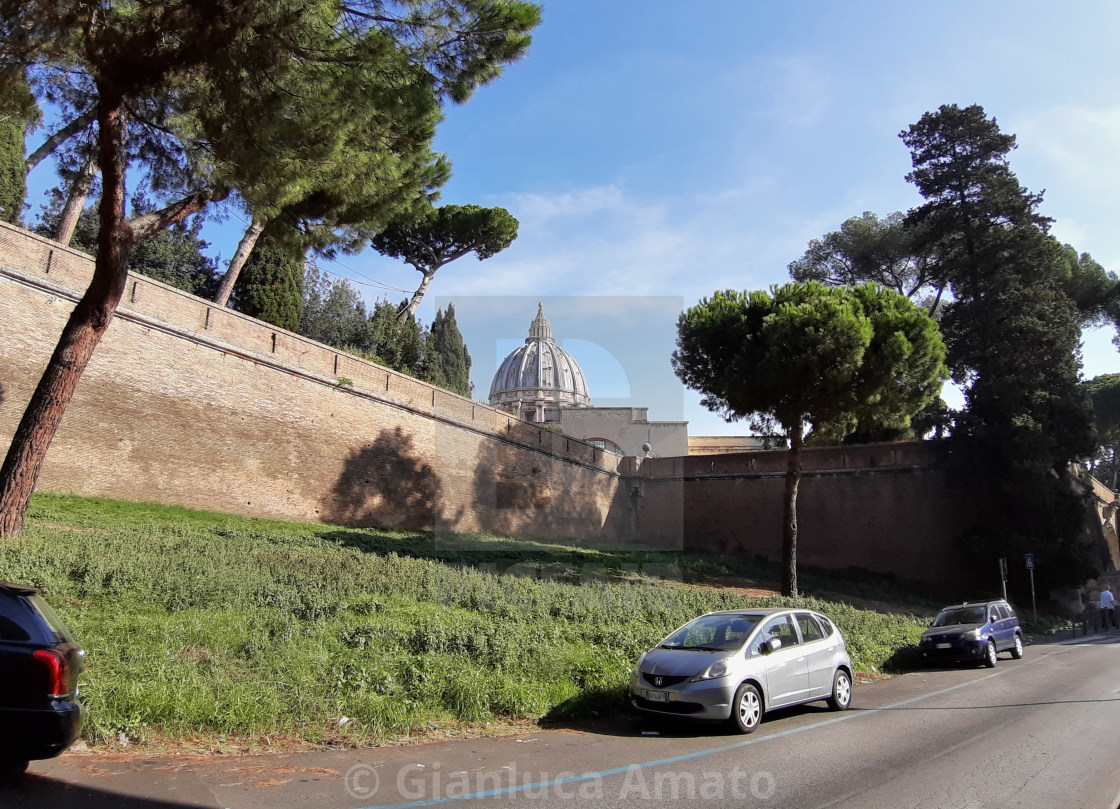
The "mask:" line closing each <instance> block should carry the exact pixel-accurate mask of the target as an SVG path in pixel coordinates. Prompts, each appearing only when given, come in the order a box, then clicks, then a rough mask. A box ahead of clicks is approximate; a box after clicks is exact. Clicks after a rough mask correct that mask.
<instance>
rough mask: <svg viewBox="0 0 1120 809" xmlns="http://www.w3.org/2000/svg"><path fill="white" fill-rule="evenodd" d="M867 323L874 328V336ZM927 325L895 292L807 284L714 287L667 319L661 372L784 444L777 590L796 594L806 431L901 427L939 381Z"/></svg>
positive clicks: (937, 344)
mask: <svg viewBox="0 0 1120 809" xmlns="http://www.w3.org/2000/svg"><path fill="white" fill-rule="evenodd" d="M876 327H878V329H879V331H878V332H876ZM943 358H944V347H943V345H942V343H941V341H940V338H939V336H938V334H937V327H936V325H935V324H934V323H933V322H932V321H931V320H930V319H929V318H928V317H927V316H926V315H925V314H924V313H922V312H921V311H920V310H919V309H917V307H915V306H914V305H913V304H912V303H911V302H910V301H908V300H907V299H905V298H903V297H901V296H899V295H897V293H894V292H891V291H887V290H882V289H876V288H870V289H864V290H859V291H852V290H849V289H846V288H838V287H828V286H825V285H823V284H820V283H817V282H809V283H804V284H800V283H791V284H786V285H785V286H782V287H776V288H774V289H773V290H772V291H771V292H769V293H768V292H751V293H740V292H735V291H726V292H717V293H716V294H715V295H713V296H712V298H711V299H704V300H702V301H701V302H700V304H698V305H697V306H694V307H692V308H691V309H688V310H686V311H685V312H684V313H683V314H682V315H681V317H680V319H679V320H678V322H677V350H676V351H675V352H674V353H673V358H672V361H673V369H674V370H675V371H676V374H677V376H678V377H679V378H680V379H681V381H682V382H684V384H685V385H687V386H688V387H690V388H693V389H694V390H698V391H699V392H700V393H701V402H702V403H703V404H704V405H705V406H706V407H707V408H709V409H710V410H713V411H714V412H717V413H720V414H722V415H723V416H725V417H726V418H728V419H729V420H735V419H749V420H750V421H751V422H753V424H754V426H755V427H756V428H758V429H761V430H763V431H764V433H765V434H774V432H775V430H774V428H775V426H777V427H780V428H781V431H782V432H784V434H785V435H786V436H788V438H789V447H790V449H789V453H788V462H787V466H786V487H785V498H784V514H785V518H784V523H783V531H782V594H783V595H794V594H795V593H796V592H797V492H798V486H799V482H800V478H801V449H802V446H803V444H804V438H805V432H806V427H807V426H810V425H811V427H812V428H813V429H814V430H819V431H821V432H822V433H826V434H828V435H830V436H831V437H833V438H834V439H842V438H843V437H844V436H846V435H848V434H850V433H852V432H853V431H855V430H856V429H857V427H860V426H862V427H863V428H864V429H868V430H871V429H878V428H882V427H889V426H892V425H898V424H902V423H904V422H905V423H908V421H909V418H910V416H912V415H913V414H914V413H916V412H917V411H918V410H920V409H921V408H922V407H923V406H925V405H926V403H927V402H928V400H929V399H931V398H932V397H933V396H935V395H936V394H937V392H938V391H939V386H940V383H941V381H943V380H944V379H945V367H944V362H943Z"/></svg>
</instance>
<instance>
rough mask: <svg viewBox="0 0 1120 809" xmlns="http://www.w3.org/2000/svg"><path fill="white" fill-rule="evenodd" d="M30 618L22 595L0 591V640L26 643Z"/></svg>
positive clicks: (28, 638) (28, 637)
mask: <svg viewBox="0 0 1120 809" xmlns="http://www.w3.org/2000/svg"><path fill="white" fill-rule="evenodd" d="M31 620H32V617H31V614H30V611H29V610H28V609H27V605H26V604H25V603H24V600H23V598H22V597H20V596H14V595H9V594H7V593H0V641H15V642H17V643H26V642H27V641H29V640H31V635H30V633H28V631H27V623H28V622H29V621H31Z"/></svg>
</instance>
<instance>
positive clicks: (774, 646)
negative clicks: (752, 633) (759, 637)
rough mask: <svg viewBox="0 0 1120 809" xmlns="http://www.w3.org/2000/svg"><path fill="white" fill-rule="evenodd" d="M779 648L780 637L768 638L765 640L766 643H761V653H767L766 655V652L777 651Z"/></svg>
mask: <svg viewBox="0 0 1120 809" xmlns="http://www.w3.org/2000/svg"><path fill="white" fill-rule="evenodd" d="M781 648H782V639H781V638H770V640H768V641H766V643H764V644H762V653H763V654H767V655H768V654H773V653H774V652H776V651H778V650H779V649H781Z"/></svg>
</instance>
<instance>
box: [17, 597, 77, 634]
mask: <svg viewBox="0 0 1120 809" xmlns="http://www.w3.org/2000/svg"><path fill="white" fill-rule="evenodd" d="M27 600H28V601H29V602H30V603H31V606H32V607H33V608H34V610H35V611H36V612H37V613H39V615H40V616H41V617H42V619H43V622H44V623H46V625H47V627H48V628H49V629H50V631H51V633H52V634H53V635H54V638H55V640H57V641H59V642H60V643H73V642H74V638H73V637H72V636H71V635H70V630H68V629H67V628H66V624H64V623H63V622H62V619H61V618H59V617H58V613H56V612H55V611H54V610H53V609H51V605H50V604H48V603H47V602H46V601H44V600H43V598H42V597H41V596H37V595H35V596H30V597H28V599H27Z"/></svg>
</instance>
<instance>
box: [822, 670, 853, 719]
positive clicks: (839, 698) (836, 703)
mask: <svg viewBox="0 0 1120 809" xmlns="http://www.w3.org/2000/svg"><path fill="white" fill-rule="evenodd" d="M851 705H852V678H851V677H849V676H848V672H846V671H844V669H837V670H836V675H835V676H834V677H833V678H832V696H831V697H829V698H828V707H830V708H832V710H834V711H846V710H848V708H850V707H851Z"/></svg>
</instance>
